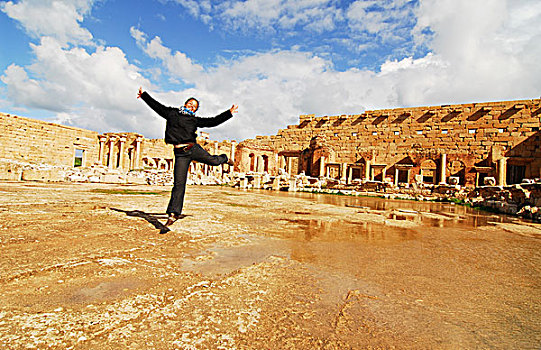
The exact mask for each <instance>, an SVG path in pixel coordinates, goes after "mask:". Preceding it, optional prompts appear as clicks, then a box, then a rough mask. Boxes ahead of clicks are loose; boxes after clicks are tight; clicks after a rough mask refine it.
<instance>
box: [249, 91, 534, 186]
mask: <svg viewBox="0 0 541 350" xmlns="http://www.w3.org/2000/svg"><path fill="white" fill-rule="evenodd" d="M540 115H541V106H540V100H539V99H535V100H520V101H503V102H490V103H472V104H462V105H446V106H432V107H415V108H397V109H386V110H375V111H366V112H365V113H363V114H360V115H341V116H324V117H315V115H301V116H300V122H299V124H298V125H290V126H288V127H287V129H282V130H279V132H278V134H277V135H275V136H270V137H257V138H256V139H252V140H246V141H243V142H241V144H240V145H239V147H240V148H243V149H245V150H246V151H245V152H244V153H248V152H249V150H254V152H257V150H259V149H262V148H266V149H273V150H274V152H276V153H280V152H286V151H302V150H305V149H307V148H308V147H309V144H310V140H311V139H312V138H313V137H315V136H318V135H320V136H324V137H325V139H326V140H327V143H328V145H329V146H330V147H331V148H332V150H333V151H334V152H335V155H336V159H335V162H336V163H339V164H350V165H351V164H355V163H362V162H366V161H367V160H368V161H370V162H371V163H372V164H381V165H382V166H384V167H382V168H381V169H383V168H386V169H387V170H392V169H393V166H394V165H395V164H397V163H400V162H401V161H404V160H405V159H406V158H407V161H408V162H411V163H413V165H414V167H413V168H412V170H413V171H412V174H415V173H419V170H420V168H421V164H422V163H423V162H424V161H428V160H431V161H433V162H435V163H436V165H439V162H440V160H441V157H442V155H443V154H445V155H446V157H447V162H448V163H449V164H451V163H452V162H453V161H458V162H461V163H462V166H463V167H464V168H465V170H464V172H465V173H466V174H464V176H465V177H468V176H469V177H470V182H471V180H472V177H473V176H474V175H472V171H471V169H472V168H474V167H478V168H480V167H482V166H485V167H486V168H490V167H492V168H494V164H495V163H496V162H497V161H498V160H499V159H500V158H502V157H509V158H508V159H509V162H510V164H513V162H516V163H517V164H518V163H520V162H524V163H528V164H529V165H528V167H527V172H526V174H525V176H526V177H540V176H541V171H540V169H541V160H540V159H541V153H540V152H541V151H540V150H541V147H540V141H539V135H540V133H539V130H540V127H541V122H540ZM425 164H426V163H425ZM448 166H449V165H448ZM241 170H243V169H241ZM244 170H245V169H244ZM487 171H488V170H487Z"/></svg>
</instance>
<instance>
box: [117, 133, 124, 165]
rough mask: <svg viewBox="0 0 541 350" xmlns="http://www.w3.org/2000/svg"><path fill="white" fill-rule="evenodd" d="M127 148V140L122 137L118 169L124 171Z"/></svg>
mask: <svg viewBox="0 0 541 350" xmlns="http://www.w3.org/2000/svg"><path fill="white" fill-rule="evenodd" d="M125 147H126V138H125V137H121V138H120V152H119V155H118V156H119V161H118V167H119V168H120V169H124V149H125Z"/></svg>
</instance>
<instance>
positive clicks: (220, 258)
mask: <svg viewBox="0 0 541 350" xmlns="http://www.w3.org/2000/svg"><path fill="white" fill-rule="evenodd" d="M199 254H203V255H202V256H203V257H208V258H206V259H202V260H197V259H196V260H194V259H185V260H184V261H183V263H182V268H183V269H184V270H186V271H192V272H197V273H201V274H203V275H205V276H218V275H226V274H229V273H231V272H233V271H235V270H238V269H239V268H242V267H246V266H250V265H253V264H258V263H261V262H262V261H264V260H266V259H267V258H269V257H270V256H283V257H287V258H288V257H289V252H288V249H287V247H286V245H285V244H284V242H282V241H280V240H274V239H270V238H257V239H256V238H252V242H250V243H249V244H247V245H243V246H237V247H223V246H220V245H215V246H213V247H211V248H210V249H208V250H207V251H205V252H199ZM205 254H208V255H205Z"/></svg>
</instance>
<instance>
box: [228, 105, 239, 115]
mask: <svg viewBox="0 0 541 350" xmlns="http://www.w3.org/2000/svg"><path fill="white" fill-rule="evenodd" d="M229 111H230V112H231V114H233V113H237V112H238V111H239V106H237V105H233V106H231V108H229Z"/></svg>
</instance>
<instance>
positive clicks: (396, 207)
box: [261, 191, 518, 228]
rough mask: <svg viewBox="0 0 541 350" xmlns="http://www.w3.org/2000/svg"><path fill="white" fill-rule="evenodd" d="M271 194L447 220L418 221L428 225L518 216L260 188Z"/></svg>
mask: <svg viewBox="0 0 541 350" xmlns="http://www.w3.org/2000/svg"><path fill="white" fill-rule="evenodd" d="M261 193H265V194H268V195H271V196H280V197H284V196H287V197H296V198H304V199H308V200H310V201H312V202H314V203H321V204H332V205H337V206H347V207H353V208H359V209H364V210H375V211H382V212H390V211H402V212H404V214H408V213H407V212H408V211H409V212H411V214H413V213H420V214H422V213H432V214H438V215H442V216H445V217H447V218H448V219H449V220H447V219H444V218H440V219H435V218H430V217H422V215H421V218H420V219H419V220H418V222H422V224H423V225H426V226H430V227H463V228H476V227H480V226H487V225H493V223H496V222H499V223H512V222H516V221H517V220H518V219H517V218H515V217H512V216H508V215H504V214H493V213H489V212H483V211H479V210H477V209H474V208H470V207H466V206H462V205H455V204H451V203H437V202H422V201H413V200H397V199H385V198H379V197H355V196H339V195H331V194H323V193H306V192H294V193H290V192H277V191H265V192H261ZM299 214H302V213H299ZM407 216H408V215H397V217H396V218H395V219H398V220H401V219H402V220H413V219H412V218H409V217H407Z"/></svg>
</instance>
